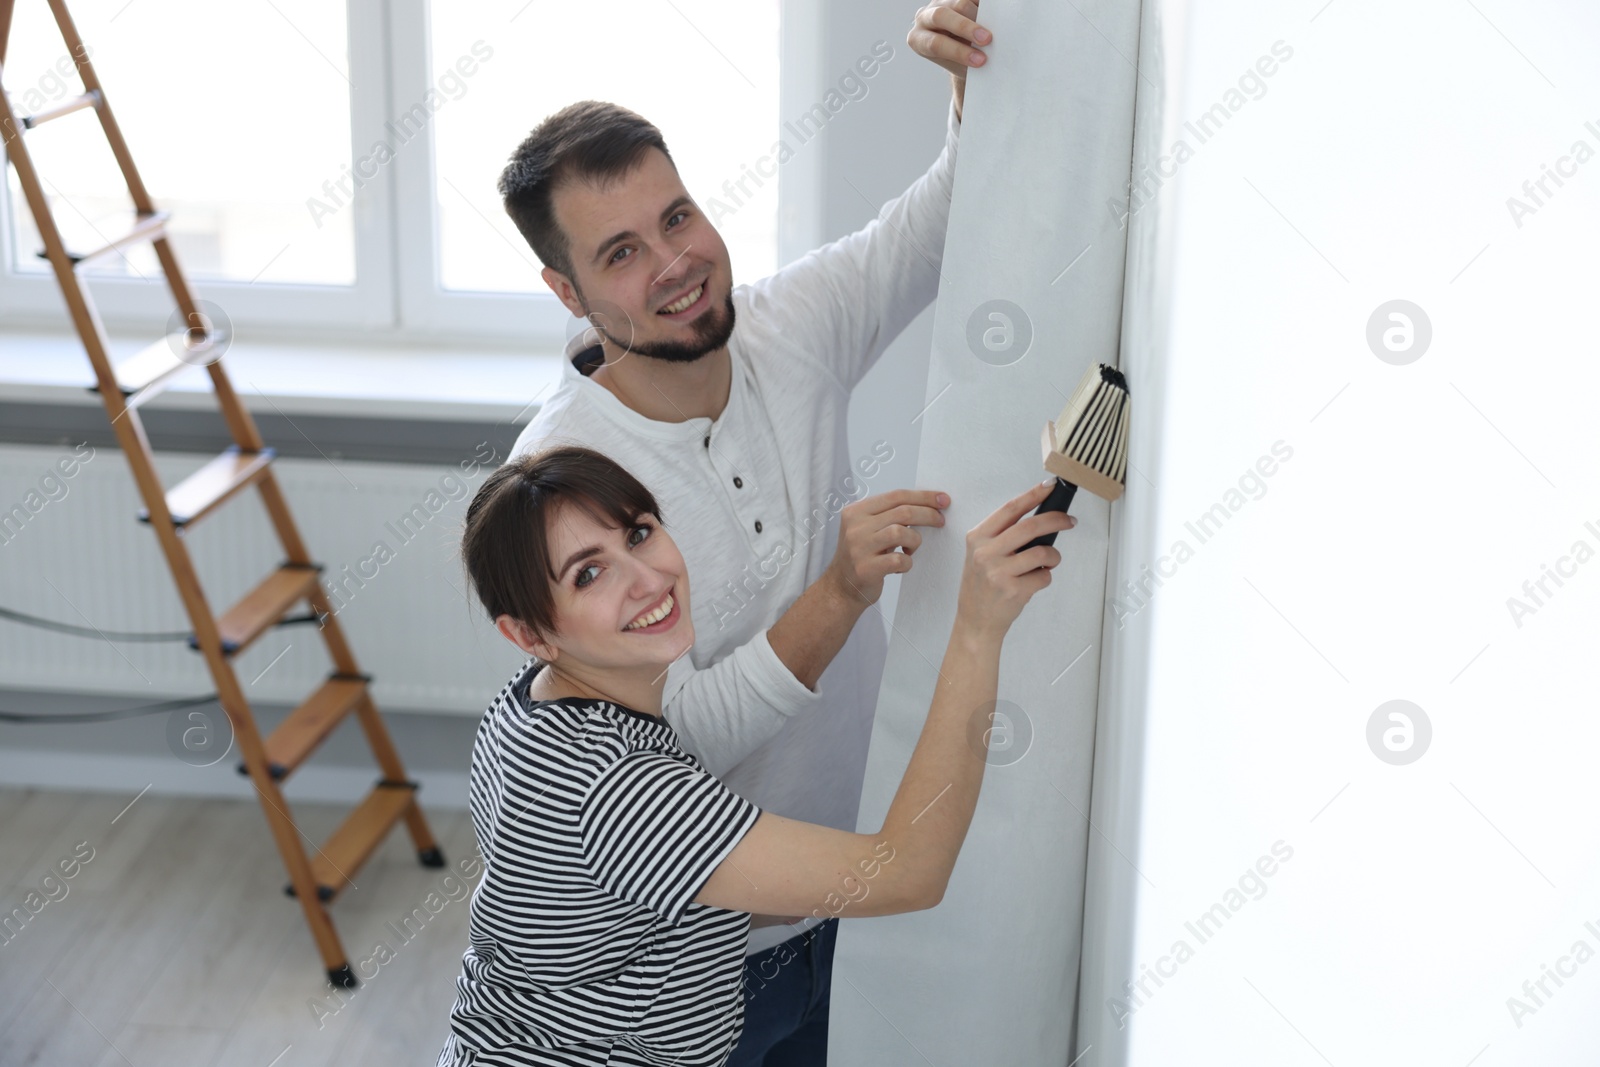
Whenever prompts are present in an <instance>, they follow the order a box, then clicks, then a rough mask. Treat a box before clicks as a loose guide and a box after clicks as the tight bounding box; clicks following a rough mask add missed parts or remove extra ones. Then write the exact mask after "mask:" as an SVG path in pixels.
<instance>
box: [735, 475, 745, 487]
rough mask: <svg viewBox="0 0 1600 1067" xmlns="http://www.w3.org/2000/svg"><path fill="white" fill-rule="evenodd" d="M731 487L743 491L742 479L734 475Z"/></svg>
mask: <svg viewBox="0 0 1600 1067" xmlns="http://www.w3.org/2000/svg"><path fill="white" fill-rule="evenodd" d="M733 487H734V488H735V489H743V488H744V479H743V478H741V477H739V476H738V475H737V474H736V475H734V476H733Z"/></svg>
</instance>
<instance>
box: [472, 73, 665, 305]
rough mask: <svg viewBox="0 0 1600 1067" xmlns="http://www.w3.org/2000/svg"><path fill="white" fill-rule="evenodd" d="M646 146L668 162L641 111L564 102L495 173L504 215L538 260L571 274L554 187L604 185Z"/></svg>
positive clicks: (658, 137) (589, 102) (633, 161)
mask: <svg viewBox="0 0 1600 1067" xmlns="http://www.w3.org/2000/svg"><path fill="white" fill-rule="evenodd" d="M651 148H658V149H660V150H661V154H662V155H664V156H666V157H667V162H669V163H671V162H672V153H670V152H668V151H667V142H666V141H665V140H664V139H663V138H662V136H661V131H660V130H658V129H656V128H655V126H654V125H653V124H652V123H650V122H649V121H648V120H647V119H645V118H644V117H643V116H641V115H639V114H637V113H635V112H633V111H629V110H628V109H627V108H625V107H619V106H618V105H616V104H609V103H606V102H605V101H603V100H580V101H578V102H577V103H575V104H568V105H567V106H566V107H564V108H562V109H561V110H560V111H557V112H556V113H555V114H554V115H551V116H550V117H549V118H547V119H545V120H544V121H543V122H541V123H539V125H538V126H537V127H535V128H534V131H533V132H532V133H530V134H529V135H528V136H527V138H526V139H525V140H524V141H523V142H522V143H521V144H520V145H518V146H517V150H516V151H515V152H513V153H511V160H510V162H508V163H507V164H506V169H505V170H503V171H502V172H501V173H500V187H499V188H500V196H501V198H502V200H504V202H505V206H506V214H508V215H510V216H511V221H513V222H515V223H516V224H517V229H518V230H520V231H521V232H522V236H523V237H524V238H526V239H527V242H528V244H529V245H530V246H531V247H532V248H533V252H534V254H535V255H536V256H538V257H539V261H540V262H542V263H543V264H544V265H545V266H547V267H549V268H551V269H552V270H556V271H559V272H560V273H561V274H563V275H565V276H566V277H567V278H569V279H571V278H573V273H572V242H571V241H570V240H569V239H568V237H567V235H566V234H565V233H563V232H562V231H561V227H560V226H558V225H557V224H556V218H555V209H554V207H553V198H554V194H555V191H556V190H557V189H558V188H560V187H561V186H563V185H565V184H566V183H568V182H570V181H574V180H578V179H582V180H585V181H590V182H593V183H595V184H596V185H598V186H599V187H600V188H601V189H604V188H606V186H607V185H609V184H610V183H611V182H614V181H616V180H617V179H619V178H621V177H622V176H624V175H625V174H627V173H628V172H629V171H631V170H632V169H633V168H634V167H635V166H636V165H638V163H639V162H640V160H641V157H642V156H643V155H644V153H645V152H646V151H648V150H649V149H651ZM673 167H674V169H676V167H677V164H673Z"/></svg>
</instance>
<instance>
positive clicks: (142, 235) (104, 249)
mask: <svg viewBox="0 0 1600 1067" xmlns="http://www.w3.org/2000/svg"><path fill="white" fill-rule="evenodd" d="M171 218H172V213H171V212H169V211H152V212H150V213H149V214H140V215H135V216H134V217H133V225H132V226H131V227H130V228H129V229H128V231H127V232H126V233H124V234H123V235H122V236H121V237H118V238H116V239H115V240H113V241H111V242H110V243H108V244H104V245H101V246H100V247H99V248H96V249H94V250H93V251H90V252H72V251H69V252H67V258H68V259H69V260H71V261H72V265H73V266H74V267H81V266H83V265H84V264H85V263H91V262H93V261H94V260H97V259H100V258H101V257H103V256H109V255H110V254H111V253H113V252H115V251H116V250H117V249H119V248H122V247H124V246H126V245H131V244H137V243H138V242H140V241H156V240H160V239H161V238H163V237H165V236H166V235H167V221H168V220H169V219H171ZM38 256H39V258H40V259H48V258H49V255H48V254H47V253H45V252H44V251H43V250H40V251H39V253H38Z"/></svg>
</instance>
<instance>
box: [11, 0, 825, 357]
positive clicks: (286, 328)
mask: <svg viewBox="0 0 1600 1067" xmlns="http://www.w3.org/2000/svg"><path fill="white" fill-rule="evenodd" d="M429 7H430V4H429V0H347V15H348V33H349V39H350V40H351V41H352V42H354V41H368V42H378V43H379V47H367V48H351V49H350V50H349V64H350V66H349V72H350V81H351V83H352V86H351V91H350V97H349V105H350V118H351V121H350V136H351V159H352V160H355V159H359V158H361V156H362V155H363V154H364V153H365V152H366V150H367V149H368V148H369V147H370V146H371V145H372V144H373V143H374V142H375V141H378V140H381V139H383V138H384V135H385V131H384V124H385V122H386V121H388V120H389V119H390V118H392V117H393V116H394V115H395V114H396V113H397V112H398V110H399V108H400V106H401V102H406V101H418V100H421V99H422V98H423V95H424V94H425V93H426V91H427V90H428V88H429V87H430V85H431V81H432V78H433V76H434V73H435V72H434V71H433V65H432V56H431V54H430V53H431V40H432V38H431V26H430V22H429V14H430V11H429ZM816 7H817V5H815V4H808V3H804V2H797V0H780V2H779V16H778V24H779V55H780V60H779V61H780V72H779V88H778V112H779V113H778V114H777V115H774V116H773V126H774V129H775V130H776V128H777V126H778V123H779V122H780V121H781V116H782V115H784V114H788V113H791V112H792V111H794V110H795V109H796V106H798V105H799V102H800V101H802V100H810V99H813V98H815V96H816V95H817V93H818V92H820V89H819V88H818V87H819V86H820V83H821V80H822V77H821V73H822V72H821V64H822V60H823V57H824V55H825V52H824V47H823V38H822V32H821V31H822V26H821V13H820V12H819V11H817V10H816ZM90 44H91V45H92V44H93V42H92V41H91V42H90ZM365 86H372V87H373V88H372V89H371V90H365V89H358V88H357V87H365ZM107 89H108V96H109V97H110V99H111V100H112V102H113V106H115V101H116V99H117V93H116V86H115V85H111V86H108V87H107ZM80 120H81V121H92V120H91V119H89V118H88V117H87V114H86V113H85V114H84V115H79V116H70V117H67V118H64V119H62V120H61V121H64V122H72V121H80ZM433 125H434V124H433V123H432V122H429V123H428V124H426V125H425V126H424V127H423V128H422V130H421V131H420V132H419V133H418V135H417V136H416V138H415V139H414V140H413V141H411V142H408V143H407V144H406V145H405V146H404V148H403V150H401V151H399V152H397V153H396V154H395V156H394V158H393V159H392V160H391V161H390V162H389V163H388V164H387V165H386V166H384V167H383V168H382V169H381V171H380V173H379V174H378V175H377V176H376V177H375V178H373V179H372V180H370V181H367V182H366V183H365V185H364V186H363V188H362V195H361V196H359V197H357V198H356V199H355V200H354V202H353V203H352V205H351V209H352V215H351V217H352V226H353V230H354V252H355V267H356V281H355V284H354V285H352V286H348V287H346V286H325V285H297V284H283V283H266V282H261V283H247V282H221V281H213V280H197V279H190V287H191V288H192V289H193V290H194V292H195V294H196V296H197V297H199V298H201V299H204V300H210V301H213V302H215V303H216V304H218V305H220V306H221V307H222V308H223V309H224V310H225V311H226V312H227V313H228V315H229V317H230V318H231V319H232V321H233V326H234V329H235V330H236V331H237V330H239V329H241V328H245V329H248V330H249V331H250V333H251V335H252V336H256V337H261V338H272V339H280V338H281V339H293V338H297V337H306V338H310V337H315V338H317V339H318V340H321V341H324V342H326V341H330V340H331V341H349V342H360V343H362V344H366V345H371V344H372V343H374V342H378V343H400V344H406V343H416V342H426V343H432V344H441V343H442V344H450V343H462V342H466V343H469V344H479V345H482V344H487V345H492V346H497V347H498V346H507V347H516V348H521V349H526V348H528V347H530V346H531V347H536V348H539V349H545V350H559V349H560V347H561V346H562V345H563V343H564V342H565V339H566V336H567V334H568V333H569V332H570V330H571V327H572V325H573V323H574V322H575V321H576V320H574V319H573V317H572V316H571V314H570V313H569V312H568V311H567V309H566V308H565V307H564V306H563V305H562V304H561V302H560V301H559V300H558V299H557V298H556V297H555V295H554V294H553V293H550V292H549V291H548V290H547V291H544V292H536V293H532V294H512V293H492V292H473V291H457V290H447V289H445V288H443V287H442V286H441V285H440V283H439V276H440V266H439V248H440V235H439V225H440V222H439V211H438V205H437V201H436V199H435V195H434V189H435V181H434V129H433ZM820 156H821V153H816V152H813V153H805V154H804V158H803V159H797V160H793V161H791V162H790V163H788V164H786V165H785V167H784V172H783V173H782V174H781V175H780V178H779V190H778V200H779V209H778V252H779V262H780V263H782V262H787V261H789V260H790V259H792V258H794V257H795V256H797V255H800V254H802V253H803V252H804V251H806V250H807V249H809V248H811V247H814V246H815V244H816V243H817V240H816V235H817V234H818V233H819V232H820V226H821V219H822V210H821V196H822V180H821V177H822V175H821V160H820V158H819V157H820ZM135 162H136V163H137V162H138V157H137V154H136V155H135ZM5 166H6V167H7V168H9V163H6V164H5ZM8 180H9V179H8ZM152 194H153V195H154V196H155V198H156V202H157V203H158V204H160V203H161V196H160V191H159V190H152ZM401 205H405V206H406V208H407V209H406V210H404V211H402V210H401ZM12 207H13V205H12V204H11V198H10V196H9V195H0V317H3V319H4V321H5V323H6V324H7V326H8V327H10V326H14V327H16V328H18V329H30V330H35V331H38V330H52V331H53V330H60V331H62V332H70V321H69V319H68V317H67V314H66V307H65V304H64V302H63V301H62V299H61V294H60V291H59V289H58V288H57V285H56V281H55V278H54V276H53V275H52V274H50V273H44V274H37V275H36V274H28V273H21V272H18V271H16V270H14V269H13V268H12V266H11V264H12V262H13V261H14V257H15V253H16V249H15V248H14V242H13V238H12V218H11V214H10V212H11V210H12ZM17 207H18V209H20V210H26V206H25V205H21V204H18V205H17ZM419 208H420V210H419ZM528 255H529V257H530V259H533V253H532V250H531V249H530V250H529V252H528ZM533 262H534V263H535V264H537V262H538V261H537V259H533ZM88 277H89V278H90V279H91V280H90V290H91V293H92V296H93V299H94V301H95V305H96V307H97V309H98V310H99V312H100V315H101V318H102V321H103V322H104V323H105V325H106V327H107V328H108V329H110V330H112V331H116V330H118V329H134V330H143V329H147V328H150V327H155V328H156V329H160V328H161V327H162V326H163V325H164V324H165V323H166V321H167V319H168V317H169V316H170V314H171V312H172V305H171V301H170V298H168V297H167V296H166V295H165V285H164V281H163V280H162V279H161V278H159V277H156V278H152V279H151V281H149V282H143V281H138V280H135V279H127V278H118V277H105V278H99V277H95V276H93V275H89V276H88ZM152 286H159V287H160V290H161V292H162V294H163V295H162V296H160V297H157V296H155V294H154V293H153V292H152Z"/></svg>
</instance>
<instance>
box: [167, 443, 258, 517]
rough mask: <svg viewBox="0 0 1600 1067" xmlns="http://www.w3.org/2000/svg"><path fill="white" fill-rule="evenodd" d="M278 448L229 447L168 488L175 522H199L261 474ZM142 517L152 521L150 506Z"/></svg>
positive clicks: (169, 509) (168, 508) (168, 502)
mask: <svg viewBox="0 0 1600 1067" xmlns="http://www.w3.org/2000/svg"><path fill="white" fill-rule="evenodd" d="M276 455H277V451H276V450H274V449H271V448H263V449H262V450H261V451H259V452H241V451H240V450H239V446H238V445H230V446H228V448H227V450H226V451H224V452H223V453H222V455H220V456H218V457H217V458H216V459H213V460H212V461H211V462H210V463H207V464H206V465H205V466H204V467H201V468H200V469H199V470H197V471H195V472H194V473H193V474H191V475H189V477H187V478H185V479H184V480H183V481H181V482H179V483H178V484H177V485H175V486H173V487H172V488H171V489H169V490H167V511H169V512H170V513H171V514H172V524H173V525H174V526H177V527H180V528H182V527H184V526H187V525H189V524H190V523H192V522H197V521H198V520H200V519H201V518H203V517H204V516H205V515H207V514H209V513H210V512H211V511H212V510H213V509H215V508H216V507H217V505H218V504H221V503H222V502H223V501H224V500H227V499H228V498H229V497H230V496H232V495H233V494H234V493H237V492H238V491H239V490H241V489H243V488H244V487H245V486H247V485H250V484H252V483H253V482H255V481H256V479H258V478H260V477H261V474H262V472H263V471H265V470H266V469H267V467H268V466H269V465H270V464H271V463H272V458H273V457H274V456H276ZM139 521H140V522H149V521H150V509H149V508H140V509H139Z"/></svg>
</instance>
